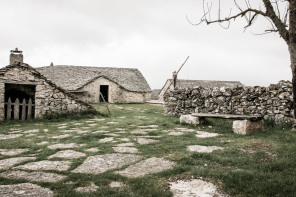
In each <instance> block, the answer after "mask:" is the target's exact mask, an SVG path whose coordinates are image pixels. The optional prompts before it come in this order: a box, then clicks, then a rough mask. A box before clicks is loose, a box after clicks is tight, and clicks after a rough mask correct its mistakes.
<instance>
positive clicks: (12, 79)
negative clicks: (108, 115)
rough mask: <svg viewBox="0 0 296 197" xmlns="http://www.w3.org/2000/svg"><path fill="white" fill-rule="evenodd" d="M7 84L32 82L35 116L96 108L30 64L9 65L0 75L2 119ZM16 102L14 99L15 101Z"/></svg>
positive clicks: (0, 118) (1, 117)
mask: <svg viewBox="0 0 296 197" xmlns="http://www.w3.org/2000/svg"><path fill="white" fill-rule="evenodd" d="M5 84H30V85H36V88H35V99H34V100H35V118H39V117H42V116H43V115H44V114H46V113H48V114H51V113H69V112H81V111H86V110H94V109H93V108H92V107H91V106H90V105H88V104H86V103H84V102H82V101H80V100H78V99H77V98H75V97H74V96H73V95H71V94H70V93H68V92H67V91H65V90H63V89H61V88H59V87H57V86H56V85H55V84H53V83H51V82H50V81H48V80H46V79H45V78H44V77H42V76H41V75H40V74H39V73H38V72H36V71H35V70H34V69H32V68H30V67H29V66H20V65H18V66H17V65H14V66H8V67H6V71H5V73H4V74H3V75H0V120H3V119H4V95H5ZM13 102H14V101H13Z"/></svg>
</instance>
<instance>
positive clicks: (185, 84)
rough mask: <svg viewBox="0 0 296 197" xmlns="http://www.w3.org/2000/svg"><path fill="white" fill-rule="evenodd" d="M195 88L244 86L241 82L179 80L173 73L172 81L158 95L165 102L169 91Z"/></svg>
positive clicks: (168, 81)
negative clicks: (165, 96) (165, 95)
mask: <svg viewBox="0 0 296 197" xmlns="http://www.w3.org/2000/svg"><path fill="white" fill-rule="evenodd" d="M195 86H200V87H203V88H214V87H218V88H220V87H228V88H234V87H238V86H244V85H243V84H242V83H241V82H239V81H212V80H185V79H177V74H176V72H173V77H172V79H168V80H167V81H166V82H165V84H164V86H163V87H162V89H161V90H160V93H159V94H158V98H159V100H160V101H164V94H165V93H166V92H167V91H170V90H174V89H175V88H178V89H184V88H193V87H195Z"/></svg>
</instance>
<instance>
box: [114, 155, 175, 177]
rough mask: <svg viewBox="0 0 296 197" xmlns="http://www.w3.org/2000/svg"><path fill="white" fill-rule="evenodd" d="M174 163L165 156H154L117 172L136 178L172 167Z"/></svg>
mask: <svg viewBox="0 0 296 197" xmlns="http://www.w3.org/2000/svg"><path fill="white" fill-rule="evenodd" d="M174 165H175V163H174V162H172V161H168V160H165V159H163V158H156V157H152V158H149V159H146V160H144V161H141V162H139V163H136V164H134V165H131V166H129V167H127V168H126V169H124V170H122V171H117V172H116V173H118V174H120V175H123V176H126V177H129V178H136V177H141V176H144V175H146V174H151V173H157V172H161V171H163V170H168V169H171V168H173V166H174Z"/></svg>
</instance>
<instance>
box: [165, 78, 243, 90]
mask: <svg viewBox="0 0 296 197" xmlns="http://www.w3.org/2000/svg"><path fill="white" fill-rule="evenodd" d="M169 80H170V81H171V79H169ZM195 86H201V87H203V88H214V87H218V88H221V87H237V86H244V85H243V84H242V83H241V82H239V81H213V80H184V79H178V80H177V86H176V87H177V88H179V89H183V88H192V87H195Z"/></svg>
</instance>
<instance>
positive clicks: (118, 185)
mask: <svg viewBox="0 0 296 197" xmlns="http://www.w3.org/2000/svg"><path fill="white" fill-rule="evenodd" d="M124 186H125V184H124V183H123V182H120V181H112V182H111V183H110V184H109V187H111V188H121V187H124Z"/></svg>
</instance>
